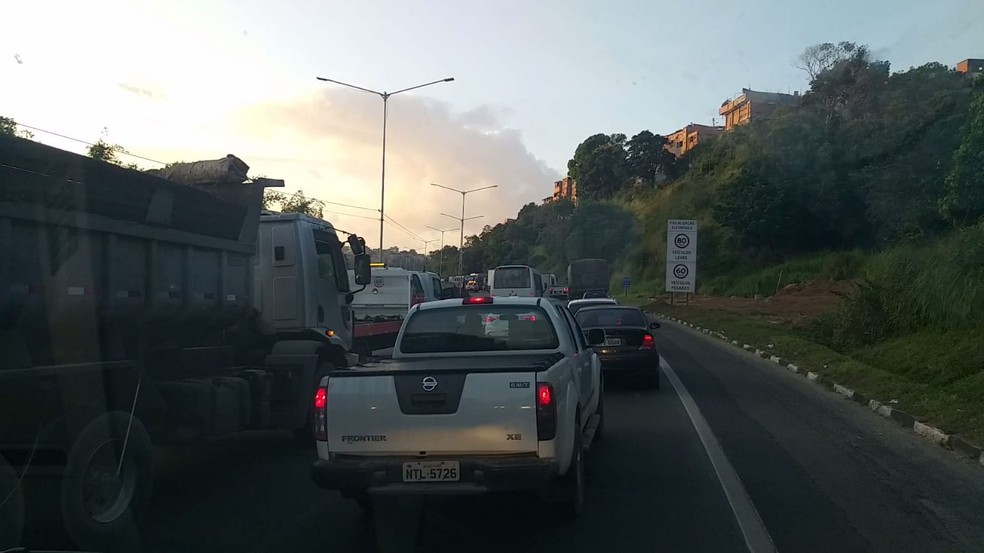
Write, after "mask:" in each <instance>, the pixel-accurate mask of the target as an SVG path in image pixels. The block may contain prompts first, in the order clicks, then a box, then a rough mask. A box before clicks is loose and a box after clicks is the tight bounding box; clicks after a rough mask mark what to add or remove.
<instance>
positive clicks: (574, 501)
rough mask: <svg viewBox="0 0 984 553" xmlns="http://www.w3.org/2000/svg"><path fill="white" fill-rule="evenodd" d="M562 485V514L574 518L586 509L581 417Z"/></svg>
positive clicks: (569, 518)
mask: <svg viewBox="0 0 984 553" xmlns="http://www.w3.org/2000/svg"><path fill="white" fill-rule="evenodd" d="M561 486H562V487H563V492H564V499H563V507H562V510H561V514H562V516H563V517H564V518H565V519H568V520H574V519H576V518H577V517H578V516H580V514H581V512H582V511H584V447H583V446H582V443H581V419H580V417H578V419H577V425H576V427H575V430H574V448H573V451H572V456H571V466H570V467H568V468H567V474H565V475H564V476H563V477H562V479H561Z"/></svg>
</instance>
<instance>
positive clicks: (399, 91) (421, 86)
mask: <svg viewBox="0 0 984 553" xmlns="http://www.w3.org/2000/svg"><path fill="white" fill-rule="evenodd" d="M453 80H454V77H448V78H446V79H438V80H436V81H431V82H429V83H424V84H418V85H417V86H411V87H409V88H402V89H400V90H397V91H396V92H390V93H389V94H388V95H389V96H392V95H394V94H399V93H401V92H406V91H408V90H416V89H418V88H424V87H425V86H430V85H432V84H438V83H449V82H451V81H453Z"/></svg>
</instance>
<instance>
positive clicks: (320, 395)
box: [314, 388, 328, 409]
mask: <svg viewBox="0 0 984 553" xmlns="http://www.w3.org/2000/svg"><path fill="white" fill-rule="evenodd" d="M326 405H328V390H326V389H325V388H318V391H317V392H315V393H314V408H315V409H324V408H325V406H326Z"/></svg>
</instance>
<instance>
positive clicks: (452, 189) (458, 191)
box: [431, 182, 465, 194]
mask: <svg viewBox="0 0 984 553" xmlns="http://www.w3.org/2000/svg"><path fill="white" fill-rule="evenodd" d="M431 186H436V187H438V188H443V189H445V190H450V191H452V192H457V193H458V194H465V191H464V190H458V189H457V188H451V187H450V186H444V185H443V184H437V183H436V182H432V183H431Z"/></svg>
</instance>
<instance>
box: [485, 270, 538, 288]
mask: <svg viewBox="0 0 984 553" xmlns="http://www.w3.org/2000/svg"><path fill="white" fill-rule="evenodd" d="M493 282H495V287H496V288H529V287H530V270H529V269H528V268H526V267H509V268H506V269H496V270H495V275H494V276H493Z"/></svg>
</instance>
